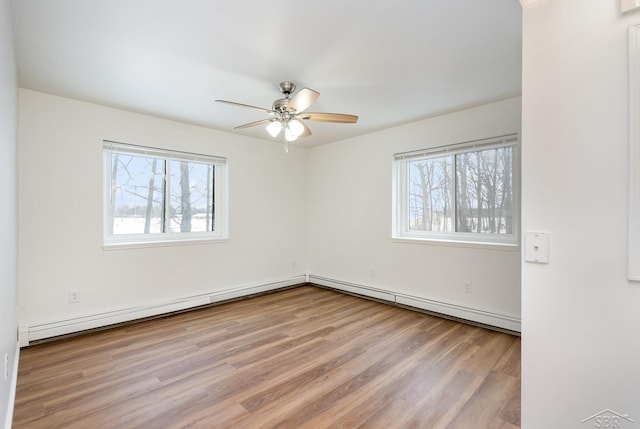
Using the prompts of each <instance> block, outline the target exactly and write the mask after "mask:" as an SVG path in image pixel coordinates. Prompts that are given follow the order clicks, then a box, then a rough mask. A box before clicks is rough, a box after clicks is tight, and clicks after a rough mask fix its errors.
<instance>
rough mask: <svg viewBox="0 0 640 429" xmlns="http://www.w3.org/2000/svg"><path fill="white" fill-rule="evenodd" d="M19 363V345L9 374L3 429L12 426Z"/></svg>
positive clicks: (8, 428) (9, 428)
mask: <svg viewBox="0 0 640 429" xmlns="http://www.w3.org/2000/svg"><path fill="white" fill-rule="evenodd" d="M19 362H20V345H19V344H16V353H15V356H14V358H13V372H12V374H11V386H10V387H9V403H8V404H7V418H6V419H5V422H4V428H5V429H11V426H12V425H13V408H14V407H15V403H16V387H17V386H18V363H19Z"/></svg>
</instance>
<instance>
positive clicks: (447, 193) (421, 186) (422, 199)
mask: <svg viewBox="0 0 640 429" xmlns="http://www.w3.org/2000/svg"><path fill="white" fill-rule="evenodd" d="M451 167H452V158H451V157H443V158H431V159H423V160H420V161H410V162H408V171H409V195H408V197H409V198H408V200H409V213H408V214H409V229H410V230H416V231H452V226H453V223H452V212H451V186H452V185H451V177H452V174H453V173H452V168H451Z"/></svg>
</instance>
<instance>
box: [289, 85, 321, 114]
mask: <svg viewBox="0 0 640 429" xmlns="http://www.w3.org/2000/svg"><path fill="white" fill-rule="evenodd" d="M318 97H320V93H319V92H318V91H314V90H313V89H309V88H302V89H301V90H300V91H298V93H297V94H296V95H294V96H293V98H292V99H291V100H289V104H288V105H287V110H289V111H291V110H295V112H296V113H300V112H302V111H303V110H305V109H306V108H307V107H309V106H311V105H312V104H313V103H314V102H315V101H316V100H317V99H318Z"/></svg>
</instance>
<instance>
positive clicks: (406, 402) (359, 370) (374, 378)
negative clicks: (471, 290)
mask: <svg viewBox="0 0 640 429" xmlns="http://www.w3.org/2000/svg"><path fill="white" fill-rule="evenodd" d="M13 427H14V428H16V429H19V428H83V429H85V428H119V429H120V428H146V429H152V428H183V427H189V428H295V429H298V428H384V429H389V428H459V429H480V428H491V429H513V428H518V427H520V338H518V337H514V336H511V335H508V334H504V333H499V332H494V331H490V330H486V329H483V328H479V327H474V326H469V325H466V324H462V323H458V322H453V321H450V320H445V319H440V318H438V317H434V316H430V315H426V314H422V313H418V312H413V311H410V310H406V309H402V308H397V307H393V306H389V305H385V304H381V303H377V302H373V301H369V300H365V299H361V298H357V297H353V296H349V295H344V294H340V293H338V292H335V291H331V290H326V289H321V288H316V287H313V286H303V287H298V288H295V289H289V290H285V291H280V292H276V293H273V294H269V295H263V296H259V297H255V298H251V299H247V300H243V301H237V302H232V303H228V304H224V305H220V306H215V307H210V308H206V309H201V310H197V311H192V312H188V313H182V314H178V315H174V316H171V317H166V318H162V319H156V320H152V321H147V322H142V323H138V324H133V325H128V326H123V327H119V328H114V329H110V330H106V331H101V332H95V333H91V334H86V335H81V336H78V337H74V338H70V339H66V340H60V341H55V342H51V343H46V344H40V345H36V346H32V347H28V348H26V349H23V350H22V351H21V353H20V365H19V374H18V385H17V392H16V401H15V410H14V426H13Z"/></svg>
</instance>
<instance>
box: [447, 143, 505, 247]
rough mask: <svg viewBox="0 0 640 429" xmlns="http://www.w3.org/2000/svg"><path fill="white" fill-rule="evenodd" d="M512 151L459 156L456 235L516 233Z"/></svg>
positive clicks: (457, 164)
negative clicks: (457, 233) (466, 233)
mask: <svg viewBox="0 0 640 429" xmlns="http://www.w3.org/2000/svg"><path fill="white" fill-rule="evenodd" d="M511 154H512V149H511V147H502V148H497V149H488V150H483V151H477V152H467V153H462V154H459V155H456V231H458V232H475V233H489V234H512V233H513V192H512V184H513V177H512V173H511V162H512V155H511Z"/></svg>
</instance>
